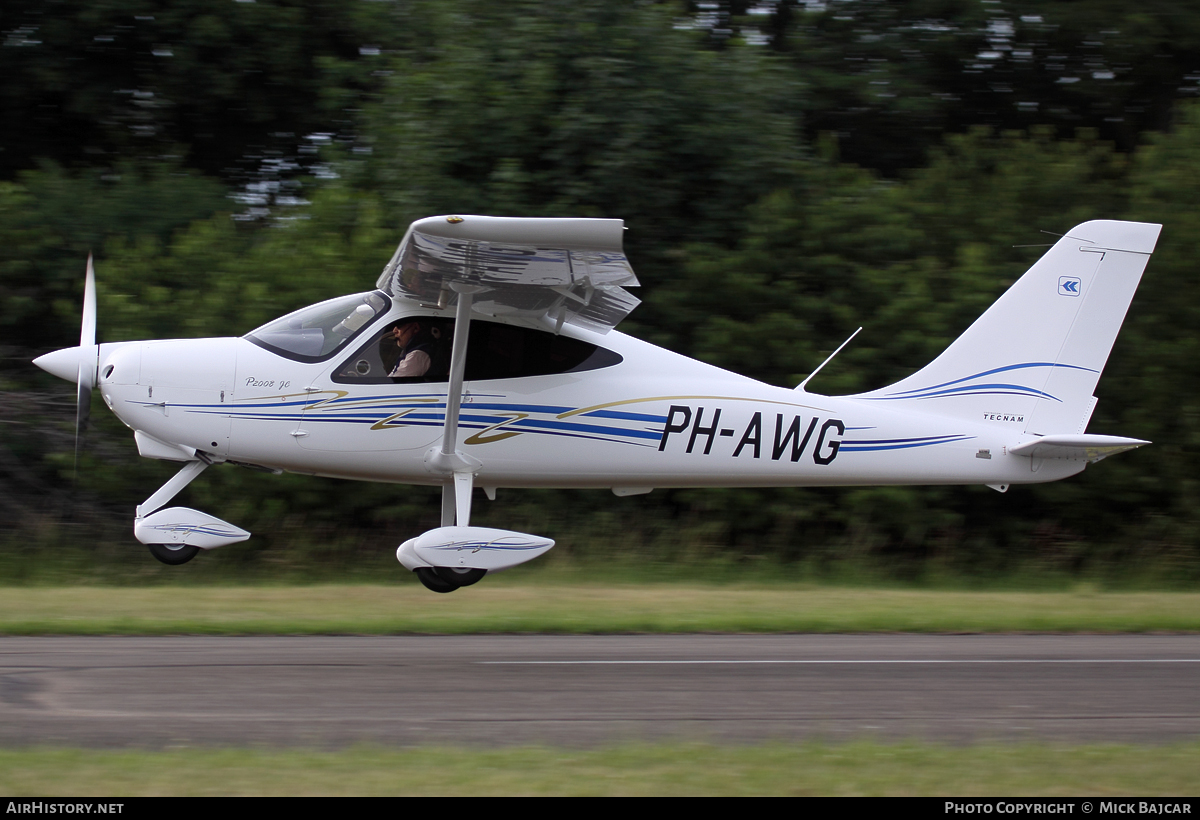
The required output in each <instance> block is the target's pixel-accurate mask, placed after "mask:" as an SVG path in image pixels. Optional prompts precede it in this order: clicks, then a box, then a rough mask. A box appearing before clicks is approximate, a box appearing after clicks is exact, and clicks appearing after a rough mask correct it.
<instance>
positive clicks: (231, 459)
mask: <svg viewBox="0 0 1200 820" xmlns="http://www.w3.org/2000/svg"><path fill="white" fill-rule="evenodd" d="M1160 228H1161V226H1159V225H1151V224H1144V223H1137V222H1113V221H1094V222H1086V223H1084V224H1082V225H1078V226H1076V227H1075V228H1073V229H1072V230H1071V231H1070V233H1069V234H1067V235H1065V236H1063V237H1062V238H1061V239H1060V240H1059V241H1058V242H1057V243H1055V244H1054V246H1053V247H1052V248H1051V249H1050V250H1049V251H1048V252H1047V253H1046V254H1045V255H1044V256H1043V257H1042V258H1041V259H1040V260H1039V261H1038V262H1037V263H1036V264H1035V265H1034V266H1033V267H1032V268H1030V269H1029V271H1028V272H1027V273H1026V274H1025V275H1024V276H1023V277H1021V279H1020V280H1019V281H1017V282H1016V283H1015V284H1014V285H1013V286H1012V287H1010V288H1009V289H1008V291H1007V292H1005V293H1004V295H1002V296H1001V297H1000V298H999V299H998V300H997V301H996V302H995V304H993V305H992V306H991V307H990V308H989V309H988V310H987V312H986V313H984V314H983V316H982V317H980V318H979V319H978V320H977V321H976V322H975V323H974V324H973V325H971V327H970V328H968V329H967V331H966V332H965V333H963V335H962V336H960V337H959V338H958V339H957V340H955V341H954V342H953V343H952V344H951V345H950V346H949V347H948V348H947V349H946V350H945V352H943V353H942V354H941V355H940V356H938V357H937V358H936V359H935V360H934V361H933V362H932V363H931V364H929V365H928V366H926V367H925V368H923V369H921V370H919V371H917V372H916V373H914V374H912V375H911V376H909V377H907V378H905V379H903V380H901V381H899V382H897V383H896V384H893V385H891V386H889V387H884V388H881V389H879V390H873V391H871V392H868V393H860V394H858V395H852V396H839V397H829V396H822V395H818V394H815V393H810V392H808V391H807V390H806V389H805V386H806V385H807V383H808V381H809V380H810V379H811V378H812V375H810V376H809V377H808V378H807V379H805V381H804V382H802V383H801V384H800V385H799V386H797V387H796V388H795V389H786V388H782V387H774V386H771V385H768V384H764V383H762V382H759V381H755V380H754V379H750V378H746V377H744V376H738V375H736V374H734V373H730V372H728V371H725V370H722V369H720V368H717V367H713V366H711V365H707V364H703V363H701V362H697V361H694V360H692V359H689V358H686V357H684V356H681V355H678V354H676V353H671V352H670V351H667V350H664V349H662V348H659V347H655V346H654V345H651V344H648V343H646V342H643V341H640V340H638V339H635V338H632V337H630V336H626V335H624V334H622V333H619V332H616V331H612V332H610V331H611V329H612V327H613V326H614V325H616V324H617V322H619V321H620V320H621V319H622V318H624V316H625V315H627V314H628V313H629V311H631V310H632V309H633V308H634V307H635V306H636V305H637V304H638V300H637V299H636V298H634V297H633V296H631V295H630V294H629V293H628V292H627V291H626V290H625V289H624V288H625V287H626V286H631V285H636V284H637V280H636V278H635V277H634V274H633V271H632V269H631V267H630V265H629V262H628V260H627V259H626V257H625V255H624V253H623V251H622V232H623V223H622V222H621V221H620V220H609V219H520V218H505V217H487V216H461V217H460V216H448V217H447V216H438V217H429V218H427V219H422V220H419V221H418V222H415V223H413V225H412V226H411V227H410V228H409V230H408V232H407V233H406V234H405V237H404V240H403V241H402V242H401V244H400V247H399V249H398V250H397V251H396V254H395V256H393V257H392V259H391V261H390V262H389V263H388V265H387V267H386V268H385V269H384V270H383V273H382V275H381V276H380V277H379V281H378V282H377V283H376V288H377V289H376V290H374V291H371V292H367V293H358V294H354V295H351V296H343V297H340V298H338V299H331V300H329V301H327V302H322V303H320V304H317V305H312V306H310V307H306V308H303V309H301V310H298V311H296V312H294V313H290V314H288V315H287V316H284V317H282V318H280V319H277V320H275V321H273V322H270V323H268V324H266V325H263V326H262V327H260V328H258V329H256V330H253V331H251V332H250V333H248V334H246V335H245V336H243V337H242V338H240V339H239V338H218V339H186V340H174V341H141V342H114V343H105V344H99V345H98V344H96V297H95V284H94V274H93V271H92V264H91V260H90V259H89V261H88V270H87V279H86V285H85V295H84V309H83V331H82V334H81V337H80V344H79V346H78V347H72V348H67V349H63V350H58V351H55V352H53V353H48V354H46V355H44V356H41V357H40V358H38V359H36V360H35V363H36V364H37V365H38V366H39V367H41V368H43V369H44V370H47V371H49V372H50V373H53V374H54V375H56V376H59V377H61V378H64V379H67V380H69V381H74V382H76V383H77V384H78V391H79V392H78V395H79V419H78V421H79V424H80V426H82V424H83V422H84V421H85V419H86V414H87V407H88V404H89V402H90V397H91V392H92V389H93V388H95V387H98V388H99V390H100V395H101V396H102V397H103V399H104V402H105V404H107V405H108V407H109V409H110V410H112V411H113V412H114V413H115V414H116V415H117V417H118V418H119V419H121V421H122V422H124V423H125V424H126V425H127V426H128V427H130V428H132V429H133V431H134V439H135V440H136V442H137V445H138V451H139V452H140V453H141V455H143V456H146V457H148V458H157V459H166V460H169V461H179V462H183V468H182V469H181V470H180V471H179V473H178V474H176V475H175V476H174V477H173V478H171V479H170V480H169V481H168V482H167V483H166V484H164V485H163V486H162V488H161V489H159V490H158V491H157V492H155V493H154V494H153V495H151V496H150V498H148V499H146V501H145V502H144V503H143V504H141V505H139V506H138V508H137V517H136V520H135V523H134V534H135V536H136V537H137V539H138V540H139V541H141V542H142V543H144V544H147V545H149V547H150V551H151V553H152V554H153V555H154V556H155V557H156V558H158V559H159V560H160V561H163V562H165V563H168V564H182V563H184V562H186V561H189V560H191V559H192V558H193V557H194V556H195V555H196V554H197V553H198V552H199V551H200V550H208V549H213V548H215V547H219V546H222V545H225V544H231V543H235V542H237V541H242V540H245V539H246V538H248V537H249V536H250V533H248V532H246V531H245V530H242V529H239V528H238V527H235V526H233V525H232V524H229V523H227V522H225V521H222V520H220V519H218V518H215V517H213V516H211V515H207V514H205V513H202V512H199V511H197V510H192V509H188V508H185V507H171V508H166V509H164V507H165V505H166V504H167V503H168V502H169V501H170V500H171V499H172V498H173V497H174V496H175V495H176V494H177V493H178V492H179V491H180V490H182V489H183V488H184V487H185V486H186V485H187V484H188V483H189V482H190V481H191V480H192V479H194V478H195V477H196V476H198V475H199V474H200V473H201V472H203V471H204V470H205V469H206V468H208V467H209V466H210V465H213V464H217V463H222V462H225V463H230V464H237V465H242V466H250V467H257V468H263V469H266V470H269V471H272V472H276V473H278V472H280V471H288V472H293V473H301V474H308V475H320V476H331V477H335V478H347V479H355V480H360V481H385V482H398V483H407V484H427V485H440V486H441V487H442V520H441V524H442V526H440V527H438V528H436V529H433V530H430V531H429V532H426V533H424V534H423V535H420V536H419V537H416V538H413V539H410V540H408V541H406V542H404V543H403V544H402V545H401V546H400V547H399V549H398V550H397V552H396V555H397V558H398V559H399V561H400V563H401V564H403V565H404V566H405V567H406V568H407V569H409V570H412V571H414V572H415V573H416V574H417V576H418V577H419V578H420V580H421V582H422V583H423V584H424V585H425V586H426V587H428V588H429V589H432V590H434V591H435V592H450V591H453V590H455V589H457V588H458V587H461V586H467V585H469V584H473V583H475V582H476V581H478V580H479V579H481V578H482V577H483V576H484V575H486V574H487V573H489V572H497V571H500V570H503V569H507V568H510V567H513V566H516V565H517V564H521V563H523V562H525V561H528V560H530V559H532V558H535V557H537V556H538V555H541V554H543V553H545V552H546V551H547V550H548V549H550V548H551V547H552V546H554V542H553V541H552V540H550V539H548V538H542V537H538V536H535V535H529V534H525V533H518V532H511V531H507V530H498V529H491V528H483V527H472V526H471V525H470V517H471V495H472V489H473V488H474V487H475V486H477V485H478V486H481V487H483V489H484V491H485V492H486V493H487V495H488V497H489V498H494V497H495V492H496V489H497V488H499V487H564V488H570V487H607V488H611V489H612V491H613V492H614V493H616V494H617V495H619V496H625V495H637V494H640V493H648V492H650V491H651V490H653V489H655V488H658V487H708V486H744V487H781V486H833V485H880V484H984V485H987V486H989V487H991V488H993V489H996V490H999V491H1000V492H1004V491H1006V490H1007V489H1008V487H1009V486H1010V485H1012V484H1030V483H1040V482H1046V481H1056V480H1058V479H1061V478H1065V477H1067V476H1070V475H1074V474H1076V473H1078V472H1080V471H1082V470H1083V469H1084V467H1085V466H1086V465H1087V464H1088V462H1092V461H1099V460H1100V459H1102V458H1105V457H1107V456H1109V455H1112V454H1114V453H1118V452H1121V451H1124V450H1130V449H1133V448H1135V447H1140V446H1141V445H1143V444H1148V443H1149V442H1146V441H1141V440H1138V439H1132V438H1121V437H1117V436H1105V435H1094V434H1089V433H1086V432H1085V430H1086V428H1087V425H1088V420H1089V419H1090V417H1091V414H1092V411H1093V409H1094V408H1095V406H1096V399H1095V398H1094V397H1093V396H1092V392H1093V390H1094V389H1095V386H1096V382H1097V380H1098V379H1099V378H1100V373H1101V371H1102V370H1103V368H1104V363H1105V361H1106V360H1107V359H1108V355H1109V351H1110V350H1111V349H1112V345H1113V341H1114V340H1115V338H1116V335H1117V331H1118V330H1119V329H1120V326H1121V323H1122V322H1123V321H1124V317H1125V313H1126V311H1127V309H1128V307H1129V304H1130V301H1131V300H1132V298H1133V294H1134V291H1135V290H1136V288H1137V285H1138V281H1139V280H1140V278H1141V275H1142V271H1143V270H1144V269H1145V267H1146V263H1147V262H1148V260H1149V258H1150V254H1151V252H1152V251H1153V250H1154V246H1155V243H1156V241H1157V239H1158V234H1159V230H1160ZM856 332H857V331H856ZM851 338H853V337H851ZM847 342H849V340H847ZM842 346H843V347H844V346H845V343H843V345H842ZM840 350H841V348H840V347H839V348H838V351H840ZM838 351H834V355H836V354H837V352H838ZM829 358H830V359H832V358H833V356H830V357H829ZM828 361H829V359H826V361H825V362H823V363H822V364H821V366H820V367H818V368H817V370H820V369H821V367H824V366H825V364H826V363H828ZM816 372H817V371H813V373H814V374H815V373H816Z"/></svg>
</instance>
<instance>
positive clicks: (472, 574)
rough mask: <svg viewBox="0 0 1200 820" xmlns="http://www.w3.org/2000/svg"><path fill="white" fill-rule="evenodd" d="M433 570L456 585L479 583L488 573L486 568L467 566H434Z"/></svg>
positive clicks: (448, 582) (449, 582)
mask: <svg viewBox="0 0 1200 820" xmlns="http://www.w3.org/2000/svg"><path fill="white" fill-rule="evenodd" d="M433 571H434V572H436V573H437V574H438V577H439V578H441V579H442V580H443V581H445V582H446V583H447V584H454V586H456V587H469V586H470V585H471V584H478V583H479V582H480V581H482V580H483V576H485V575H487V570H486V569H469V568H467V567H434V568H433Z"/></svg>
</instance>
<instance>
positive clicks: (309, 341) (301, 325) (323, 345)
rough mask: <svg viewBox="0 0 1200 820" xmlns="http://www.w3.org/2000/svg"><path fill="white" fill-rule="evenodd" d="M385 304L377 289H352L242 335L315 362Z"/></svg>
mask: <svg viewBox="0 0 1200 820" xmlns="http://www.w3.org/2000/svg"><path fill="white" fill-rule="evenodd" d="M389 305H391V299H389V298H388V297H387V296H386V295H384V294H383V293H381V292H379V291H374V292H372V293H355V294H353V295H351V296H342V297H339V298H337V299H330V300H329V301H328V302H321V303H320V304H316V305H309V306H308V307H306V308H301V309H300V310H297V311H295V312H294V313H289V314H288V315H287V316H284V317H282V318H279V319H276V320H275V321H273V322H268V323H267V324H265V325H263V326H262V327H260V328H258V329H257V330H252V331H250V332H249V333H247V334H246V336H245V338H246V339H249V340H250V341H252V342H254V343H255V344H256V345H258V346H259V347H265V348H266V349H267V350H270V351H272V352H274V353H278V354H279V355H281V356H286V357H287V358H289V359H296V360H298V361H302V362H319V361H321V360H322V359H326V358H328V357H329V356H332V355H333V354H334V353H336V352H337V351H339V350H341V349H342V347H343V346H345V344H346V343H347V342H349V341H350V340H351V339H353V338H354V337H355V336H357V335H358V334H359V332H360V331H361V330H362V329H363V328H364V327H366V326H367V325H369V324H370V323H371V321H372V320H373V319H374V318H375V317H376V316H378V315H379V314H381V313H383V312H384V311H386V310H387V309H388V307H389Z"/></svg>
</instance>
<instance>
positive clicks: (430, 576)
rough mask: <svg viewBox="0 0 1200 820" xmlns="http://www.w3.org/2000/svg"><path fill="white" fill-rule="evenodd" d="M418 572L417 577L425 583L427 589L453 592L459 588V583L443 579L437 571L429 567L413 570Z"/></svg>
mask: <svg viewBox="0 0 1200 820" xmlns="http://www.w3.org/2000/svg"><path fill="white" fill-rule="evenodd" d="M413 572H415V573H416V574H417V578H419V579H420V581H421V583H422V584H424V585H425V588H426V589H429V590H433V591H434V592H453V591H454V590H456V589H458V584H450V583H447V582H445V581H443V580H442V579H441V576H439V575H438V574H437V573H436V572H435V571H433V570H432V569H430V568H429V567H417V568H416V569H414V570H413Z"/></svg>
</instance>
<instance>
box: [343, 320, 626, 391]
mask: <svg viewBox="0 0 1200 820" xmlns="http://www.w3.org/2000/svg"><path fill="white" fill-rule="evenodd" d="M469 335H470V338H469V340H468V342H467V363H466V373H465V376H464V378H465V379H466V380H467V381H483V380H487V379H514V378H522V377H528V376H546V375H551V374H554V373H576V372H580V371H584V370H596V369H598V368H601V367H611V366H612V365H615V364H618V363H620V362H621V356H620V354H618V353H614V352H613V351H611V350H607V349H605V348H603V347H599V346H597V345H594V344H590V343H588V342H582V341H580V340H578V339H572V338H570V337H568V336H562V335H557V334H554V333H548V332H546V331H543V330H535V329H532V328H526V327H517V326H514V325H505V324H500V323H498V322H485V321H482V320H479V319H476V320H473V321H472V322H471V329H470V334H469ZM453 339H454V320H453V319H443V318H441V317H434V316H408V317H405V318H403V319H399V320H397V321H395V322H389V323H388V324H387V325H386V326H385V327H384V328H383V329H382V330H380V331H379V332H378V333H376V334H374V335H373V336H372V338H371V340H370V341H369V342H367V343H366V344H365V345H363V346H362V347H360V348H359V349H358V351H357V352H356V353H355V354H354V355H353V356H351V357H350V358H349V359H347V360H346V361H345V362H343V363H342V364H341V365H339V366H338V367H337V368H336V369H335V370H334V373H333V380H334V381H335V382H339V383H342V384H397V383H399V384H403V383H410V382H445V381H448V380H449V374H450V351H451V347H452V343H453Z"/></svg>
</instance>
